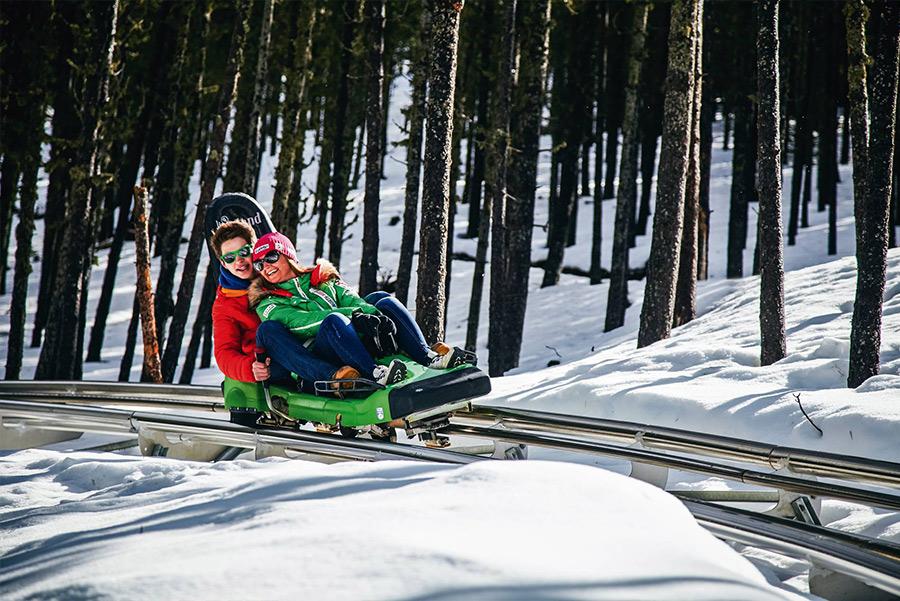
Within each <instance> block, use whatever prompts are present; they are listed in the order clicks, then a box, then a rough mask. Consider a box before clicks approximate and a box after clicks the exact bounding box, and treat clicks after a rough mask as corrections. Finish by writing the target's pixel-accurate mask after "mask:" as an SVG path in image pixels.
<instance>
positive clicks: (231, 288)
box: [209, 221, 341, 425]
mask: <svg viewBox="0 0 900 601" xmlns="http://www.w3.org/2000/svg"><path fill="white" fill-rule="evenodd" d="M255 241H256V235H255V234H254V232H253V228H251V227H250V226H249V225H247V224H246V223H244V222H242V221H226V222H225V223H223V224H222V225H220V226H219V227H218V228H217V229H216V231H215V232H214V233H213V235H212V237H211V238H210V240H209V243H210V245H211V246H212V249H213V252H215V254H216V256H217V257H218V258H219V264H220V265H221V267H222V269H221V273H220V275H219V288H218V290H217V291H216V300H215V301H214V302H213V308H212V322H213V341H214V343H215V344H214V349H215V357H216V364H217V365H218V366H219V369H220V370H222V373H223V374H225V375H226V376H228V377H229V378H231V379H233V380H239V381H241V382H260V381H262V380H268V379H271V380H272V381H273V382H278V383H282V384H288V385H291V386H293V385H295V383H294V379H293V377H292V376H291V372H290V371H289V370H288V369H287V368H285V367H283V366H282V365H281V364H280V363H279V362H278V361H277V358H275V359H274V360H273V358H271V357H270V358H269V359H268V360H267V362H266V363H260V362H259V361H257V360H256V347H257V334H261V336H260V338H261V339H263V340H266V339H268V340H272V341H273V342H274V341H276V340H277V341H281V340H282V339H284V340H285V341H287V342H288V343H290V344H293V345H296V346H299V347H301V348H299V349H295V354H297V355H299V356H300V358H301V359H302V362H299V364H298V367H303V368H306V367H307V365H308V366H309V368H310V369H313V370H315V369H318V370H320V371H319V372H318V373H322V372H321V370H322V369H326V370H329V371H328V372H327V373H332V372H336V371H338V372H339V371H340V370H338V368H337V367H335V366H331V365H330V364H328V363H326V362H325V361H323V360H322V359H319V358H318V357H315V356H313V354H312V353H311V352H309V351H308V350H307V349H306V348H305V347H302V345H301V344H300V343H299V342H297V341H296V340H295V339H294V337H293V336H292V335H291V333H290V332H288V331H287V329H285V327H284V326H283V325H281V324H279V323H276V322H272V323H268V322H267V323H266V325H265V326H262V327H260V322H259V317H258V316H257V315H256V312H255V311H253V310H251V309H250V305H249V304H248V302H247V289H248V288H249V287H250V282H251V281H252V280H253V278H254V277H255V275H256V274H255V273H254V271H253V266H252V264H251V261H250V255H251V252H252V250H253V243H254V242H255ZM264 330H265V331H264ZM307 362H308V363H307ZM304 371H306V370H305V369H303V370H301V371H300V372H298V376H300V378H301V382H302V379H303V377H304V373H303V372H304ZM312 373H316V372H315V371H313V372H312ZM336 376H341V374H340V373H338V374H336ZM252 413H253V414H252V415H250V414H248V415H242V414H241V415H239V414H240V412H237V413H235V412H234V411H232V415H231V421H233V422H237V423H245V425H253V424H254V423H255V422H256V418H257V417H258V415H257V414H256V413H255V412H252Z"/></svg>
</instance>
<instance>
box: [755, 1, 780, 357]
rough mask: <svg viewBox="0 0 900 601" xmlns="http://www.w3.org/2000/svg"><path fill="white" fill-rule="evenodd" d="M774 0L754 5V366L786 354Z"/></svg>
mask: <svg viewBox="0 0 900 601" xmlns="http://www.w3.org/2000/svg"><path fill="white" fill-rule="evenodd" d="M778 4H779V2H778V0H761V2H760V3H759V5H758V6H759V33H758V35H757V50H756V53H757V54H756V55H757V78H756V81H757V86H758V92H757V98H759V111H758V114H757V129H758V132H759V133H758V136H757V139H758V145H759V146H758V149H759V150H758V152H757V165H758V167H757V173H758V175H757V186H758V197H759V229H758V235H759V238H758V241H759V242H758V245H757V248H759V272H760V280H759V281H760V289H759V332H760V348H761V351H760V364H761V365H771V364H772V363H775V362H776V361H780V360H781V359H783V358H784V356H785V355H786V354H787V343H786V341H785V334H784V255H783V251H782V227H781V140H780V139H779V137H780V136H779V134H780V131H779V126H780V125H779V118H780V115H781V101H780V99H779V91H780V89H779V81H778V76H779V74H778V45H779V42H778Z"/></svg>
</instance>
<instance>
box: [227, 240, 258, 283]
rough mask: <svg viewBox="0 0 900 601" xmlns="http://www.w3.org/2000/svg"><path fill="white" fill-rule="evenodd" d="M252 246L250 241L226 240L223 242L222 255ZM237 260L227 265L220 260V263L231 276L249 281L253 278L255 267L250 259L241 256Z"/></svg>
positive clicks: (237, 256)
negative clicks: (248, 245)
mask: <svg viewBox="0 0 900 601" xmlns="http://www.w3.org/2000/svg"><path fill="white" fill-rule="evenodd" d="M247 244H250V241H249V240H245V239H244V238H240V237H238V238H231V239H230V240H226V241H224V242H222V254H223V255H224V254H225V253H230V252H234V251H236V250H238V249H239V248H241V247H242V246H246V245H247ZM235 257H236V258H235V260H234V262H232V263H226V262H225V261H223V260H222V259H221V257H220V258H219V263H220V264H221V265H222V267H224V268H225V269H227V270H228V272H229V273H231V275H234V276H237V277H239V278H241V279H242V280H249V279H250V278H252V277H253V266H252V265H251V263H250V257H249V256H246V257H242V256H241V255H239V254H237V255H235Z"/></svg>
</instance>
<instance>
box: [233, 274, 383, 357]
mask: <svg viewBox="0 0 900 601" xmlns="http://www.w3.org/2000/svg"><path fill="white" fill-rule="evenodd" d="M316 274H317V272H316V271H312V272H309V273H303V274H300V275H299V276H297V277H295V278H293V279H291V280H288V281H286V282H282V283H281V284H275V285H274V287H272V285H271V284H265V283H264V282H263V281H262V280H261V279H258V280H256V281H254V282H253V284H251V285H250V290H249V297H250V305H251V306H253V307H255V308H256V313H257V314H258V315H259V318H260V320H262V321H277V322H280V323H282V324H284V326H285V327H286V328H288V329H289V330H290V331H291V332H293V333H294V334H295V335H296V336H297V337H298V338H301V339H304V340H306V339H310V338H314V337H315V336H316V334H318V332H319V325H320V324H321V323H322V320H324V319H325V318H326V317H328V316H329V315H330V314H331V313H340V314H342V315H346V316H348V317H349V316H350V315H351V314H352V313H353V312H354V311H362V312H363V313H372V314H377V313H378V312H379V311H378V309H376V308H375V307H373V306H372V305H370V304H369V303H367V302H366V301H364V300H363V299H361V298H360V297H359V296H358V295H357V294H356V293H355V292H353V291H352V290H351V289H350V288H349V287H348V286H347V284H345V283H344V282H343V280H341V279H340V278H331V279H328V280H325V281H324V282H318V285H316V286H313V285H312V280H313V279H314V278H315V276H316Z"/></svg>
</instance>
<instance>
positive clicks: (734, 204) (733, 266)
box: [726, 99, 753, 278]
mask: <svg viewBox="0 0 900 601" xmlns="http://www.w3.org/2000/svg"><path fill="white" fill-rule="evenodd" d="M749 104H750V101H749V100H746V99H742V100H741V101H740V102H738V104H737V106H735V108H734V152H733V154H732V172H731V173H732V175H731V204H730V207H729V212H728V251H727V252H728V254H727V265H726V275H727V277H729V278H740V277H743V276H744V248H745V247H746V246H747V206H748V202H749V196H750V190H749V189H748V188H747V171H748V170H749V169H750V165H749V163H750V159H749V153H750V150H749V148H748V147H749V145H750V140H749V138H750V136H749V128H750V127H751V121H752V119H751V117H750V113H751V112H752V110H753V109H752V107H750V106H748V105H749Z"/></svg>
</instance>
